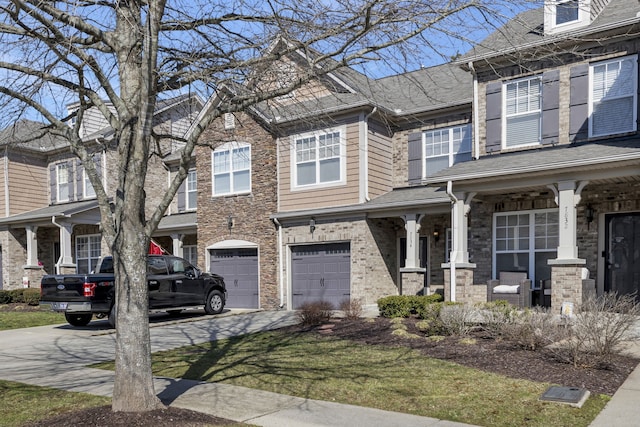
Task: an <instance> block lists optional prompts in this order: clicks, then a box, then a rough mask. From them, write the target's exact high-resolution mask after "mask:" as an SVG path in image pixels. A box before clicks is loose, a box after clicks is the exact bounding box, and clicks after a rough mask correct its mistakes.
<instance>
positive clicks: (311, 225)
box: [309, 217, 316, 234]
mask: <svg viewBox="0 0 640 427" xmlns="http://www.w3.org/2000/svg"><path fill="white" fill-rule="evenodd" d="M314 231H316V219H315V218H313V217H312V218H311V219H310V220H309V233H311V234H313V232H314Z"/></svg>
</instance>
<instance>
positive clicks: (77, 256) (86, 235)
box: [75, 234, 102, 269]
mask: <svg viewBox="0 0 640 427" xmlns="http://www.w3.org/2000/svg"><path fill="white" fill-rule="evenodd" d="M81 238H87V239H88V243H89V245H90V244H91V243H90V241H91V238H97V239H98V243H100V244H102V236H101V235H100V234H82V235H79V236H76V246H75V249H76V269H77V268H78V266H79V261H80V260H81V259H83V260H84V259H86V260H89V267H91V259H96V261H97V260H98V259H100V257H101V256H102V248H100V255H98V256H97V257H93V258H92V257H91V246H89V257H88V258H80V256H79V255H78V240H79V239H81Z"/></svg>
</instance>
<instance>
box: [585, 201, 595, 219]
mask: <svg viewBox="0 0 640 427" xmlns="http://www.w3.org/2000/svg"><path fill="white" fill-rule="evenodd" d="M584 217H585V218H586V220H587V223H590V222H591V221H593V218H594V217H595V211H594V210H593V206H591V205H587V208H586V209H585V210H584Z"/></svg>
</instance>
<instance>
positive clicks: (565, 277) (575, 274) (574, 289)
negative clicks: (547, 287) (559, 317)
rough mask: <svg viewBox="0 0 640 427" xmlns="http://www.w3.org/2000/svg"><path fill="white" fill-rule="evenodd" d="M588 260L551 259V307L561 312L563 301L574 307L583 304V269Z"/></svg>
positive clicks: (556, 311) (554, 310)
mask: <svg viewBox="0 0 640 427" xmlns="http://www.w3.org/2000/svg"><path fill="white" fill-rule="evenodd" d="M585 263H586V261H585V260H581V259H575V260H549V265H550V266H551V309H552V310H553V312H555V313H560V310H561V309H562V304H563V303H571V304H573V305H574V309H575V308H577V307H575V306H578V305H580V304H582V301H583V297H584V296H585V295H584V293H583V283H582V269H583V268H584V266H585Z"/></svg>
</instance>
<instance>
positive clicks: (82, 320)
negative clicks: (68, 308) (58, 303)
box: [64, 313, 93, 326]
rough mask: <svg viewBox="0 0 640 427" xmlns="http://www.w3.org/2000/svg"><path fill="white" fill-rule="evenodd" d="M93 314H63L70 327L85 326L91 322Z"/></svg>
mask: <svg viewBox="0 0 640 427" xmlns="http://www.w3.org/2000/svg"><path fill="white" fill-rule="evenodd" d="M92 317H93V314H91V313H65V314H64V318H65V319H67V322H69V324H70V325H72V326H87V325H88V324H89V322H91V318H92Z"/></svg>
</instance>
